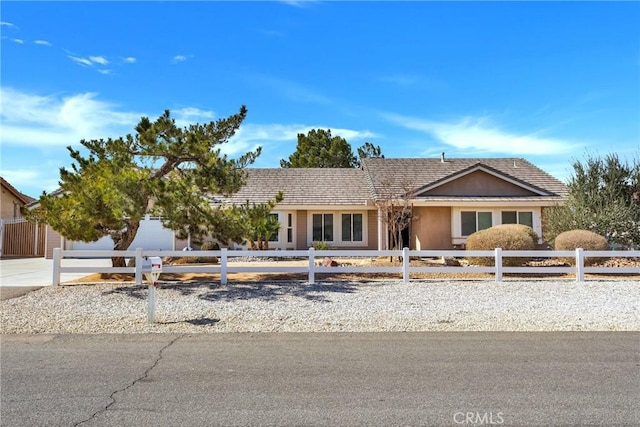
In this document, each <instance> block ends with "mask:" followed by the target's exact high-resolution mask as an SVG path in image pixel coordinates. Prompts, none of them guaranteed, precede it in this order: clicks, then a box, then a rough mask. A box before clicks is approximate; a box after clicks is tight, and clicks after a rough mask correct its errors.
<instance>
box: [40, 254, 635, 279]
mask: <svg viewBox="0 0 640 427" xmlns="http://www.w3.org/2000/svg"><path fill="white" fill-rule="evenodd" d="M152 256H153V257H212V256H215V257H218V258H219V264H216V265H193V264H191V265H188V264H187V265H167V266H164V267H163V269H162V272H163V273H217V274H220V283H221V284H223V285H226V284H227V281H228V275H229V274H230V273H305V274H307V275H308V281H309V283H311V284H313V283H315V276H316V274H326V273H364V274H366V273H391V274H398V275H399V276H400V275H401V277H402V280H403V281H404V282H405V283H408V282H409V281H410V279H411V274H412V273H440V272H442V273H492V274H494V276H495V281H496V282H501V281H502V279H503V275H504V274H505V273H519V274H575V278H576V281H584V280H585V274H586V273H597V274H621V275H627V274H628V275H640V267H637V266H635V267H613V266H612V267H590V266H587V265H585V258H591V257H599V258H640V251H637V250H635V251H585V250H583V249H576V250H575V251H503V250H502V249H500V248H497V249H495V250H493V251H464V250H446V251H417V250H409V249H407V248H405V249H403V250H383V251H376V250H361V251H354V250H327V251H324V250H323V251H316V250H314V249H313V248H310V249H308V250H296V251H281V250H266V251H248V250H242V251H235V250H234V251H229V250H227V249H221V250H218V251H157V250H156V251H145V250H142V249H136V250H135V251H72V250H62V249H60V248H56V249H54V252H53V280H52V284H53V285H54V286H56V285H58V284H60V276H61V274H62V273H133V274H134V275H135V281H136V283H137V284H141V283H142V275H143V273H142V270H141V266H142V259H143V258H144V257H152ZM381 256H389V257H398V258H400V259H402V263H401V265H398V266H385V267H380V266H362V265H349V266H336V267H327V266H322V265H316V259H323V258H325V257H330V258H334V257H350V258H377V257H381ZM111 257H124V258H133V259H135V260H136V262H135V267H98V266H96V267H65V266H63V265H62V264H63V263H62V260H63V259H64V258H90V259H100V258H111ZM239 257H243V258H246V257H249V258H252V257H253V258H255V257H259V258H264V257H269V258H276V259H291V258H297V259H300V258H303V259H306V260H307V263H305V266H297V267H295V266H282V265H269V266H264V265H256V266H247V265H243V266H239V265H234V262H233V259H234V258H239ZM437 257H451V258H462V257H464V258H473V257H492V258H494V265H493V266H488V267H486V266H485V267H483V266H439V265H434V266H415V265H411V263H410V260H411V259H415V258H437ZM509 257H529V258H536V259H537V258H573V259H575V265H574V266H550V267H530V266H522V267H508V266H504V265H503V260H504V258H509Z"/></svg>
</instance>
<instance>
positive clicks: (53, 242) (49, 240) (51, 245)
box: [44, 225, 62, 259]
mask: <svg viewBox="0 0 640 427" xmlns="http://www.w3.org/2000/svg"><path fill="white" fill-rule="evenodd" d="M46 230H47V237H46V239H45V242H46V243H45V251H44V257H45V258H46V259H52V258H53V250H54V249H55V248H61V247H62V236H60V233H58V232H57V231H55V230H54V229H53V228H51V227H49V226H48V225H47V228H46Z"/></svg>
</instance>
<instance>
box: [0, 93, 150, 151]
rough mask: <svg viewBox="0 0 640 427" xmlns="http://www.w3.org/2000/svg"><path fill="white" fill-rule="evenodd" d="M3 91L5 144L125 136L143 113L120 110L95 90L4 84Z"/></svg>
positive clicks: (59, 142) (2, 138)
mask: <svg viewBox="0 0 640 427" xmlns="http://www.w3.org/2000/svg"><path fill="white" fill-rule="evenodd" d="M0 95H1V97H0V100H1V109H0V119H1V122H2V134H0V143H1V144H2V145H5V144H6V145H14V146H33V147H47V146H67V145H76V144H78V143H79V141H80V140H81V139H97V138H107V137H118V136H123V135H126V134H127V133H131V132H133V131H134V130H133V128H134V126H135V125H136V123H138V121H139V120H140V117H141V116H143V114H138V113H133V112H123V111H119V110H118V109H117V108H116V106H115V105H113V104H111V103H109V102H105V101H101V100H99V99H97V94H94V93H78V94H74V95H71V96H64V97H63V96H59V95H49V96H41V95H33V94H29V93H25V92H21V91H19V90H15V89H12V88H4V87H3V88H1V90H0Z"/></svg>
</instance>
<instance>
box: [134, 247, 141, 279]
mask: <svg viewBox="0 0 640 427" xmlns="http://www.w3.org/2000/svg"><path fill="white" fill-rule="evenodd" d="M135 279H136V286H139V285H142V248H136V273H135Z"/></svg>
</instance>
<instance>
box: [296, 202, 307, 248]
mask: <svg viewBox="0 0 640 427" xmlns="http://www.w3.org/2000/svg"><path fill="white" fill-rule="evenodd" d="M295 233H296V238H295V240H296V249H298V250H304V249H309V247H308V246H307V211H306V210H298V211H296V223H295Z"/></svg>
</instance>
